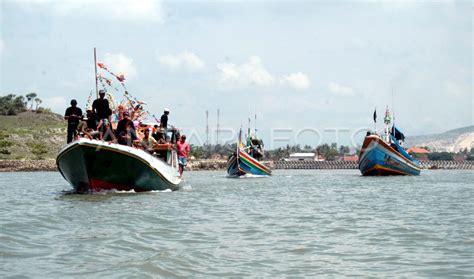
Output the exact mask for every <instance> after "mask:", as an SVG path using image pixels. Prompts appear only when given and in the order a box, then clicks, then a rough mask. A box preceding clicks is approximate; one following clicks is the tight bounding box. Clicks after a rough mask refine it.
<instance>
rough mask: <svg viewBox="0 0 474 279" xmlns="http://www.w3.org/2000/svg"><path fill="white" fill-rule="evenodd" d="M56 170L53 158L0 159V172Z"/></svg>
mask: <svg viewBox="0 0 474 279" xmlns="http://www.w3.org/2000/svg"><path fill="white" fill-rule="evenodd" d="M57 170H58V169H57V167H56V161H55V160H0V172H12V171H57Z"/></svg>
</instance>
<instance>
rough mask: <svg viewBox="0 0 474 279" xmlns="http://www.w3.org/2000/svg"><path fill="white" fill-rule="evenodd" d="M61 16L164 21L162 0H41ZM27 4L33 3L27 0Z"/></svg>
mask: <svg viewBox="0 0 474 279" xmlns="http://www.w3.org/2000/svg"><path fill="white" fill-rule="evenodd" d="M36 3H41V4H49V5H51V6H52V11H53V12H54V13H55V14H56V15H59V16H84V15H86V16H90V15H93V16H100V17H101V18H108V19H116V20H131V21H151V22H159V23H160V22H163V18H164V16H163V9H162V4H161V0H40V1H36ZM26 4H31V2H30V1H26Z"/></svg>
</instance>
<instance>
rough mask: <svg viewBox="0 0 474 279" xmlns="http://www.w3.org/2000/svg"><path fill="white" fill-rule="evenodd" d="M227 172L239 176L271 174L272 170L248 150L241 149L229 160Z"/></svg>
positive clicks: (232, 175) (229, 174) (230, 175)
mask: <svg viewBox="0 0 474 279" xmlns="http://www.w3.org/2000/svg"><path fill="white" fill-rule="evenodd" d="M227 174H228V176H229V177H239V176H244V175H249V174H250V175H258V176H270V175H271V174H272V171H271V170H270V169H269V168H268V167H266V166H265V165H263V164H262V163H260V162H259V161H257V160H256V159H255V158H253V157H251V156H250V155H249V154H247V152H245V151H243V150H240V151H239V152H238V154H236V153H234V154H232V155H231V156H230V157H229V160H228V161H227Z"/></svg>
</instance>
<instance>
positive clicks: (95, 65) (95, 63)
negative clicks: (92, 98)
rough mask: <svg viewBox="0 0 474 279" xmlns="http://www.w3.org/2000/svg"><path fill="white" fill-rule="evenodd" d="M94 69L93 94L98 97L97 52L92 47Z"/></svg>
mask: <svg viewBox="0 0 474 279" xmlns="http://www.w3.org/2000/svg"><path fill="white" fill-rule="evenodd" d="M94 69H95V77H94V78H95V95H96V98H97V99H99V85H98V84H97V53H96V50H95V47H94Z"/></svg>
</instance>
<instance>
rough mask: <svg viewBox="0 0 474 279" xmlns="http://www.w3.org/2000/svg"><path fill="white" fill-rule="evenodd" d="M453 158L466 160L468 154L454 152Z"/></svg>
mask: <svg viewBox="0 0 474 279" xmlns="http://www.w3.org/2000/svg"><path fill="white" fill-rule="evenodd" d="M453 160H454V161H466V155H464V154H454V156H453Z"/></svg>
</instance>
